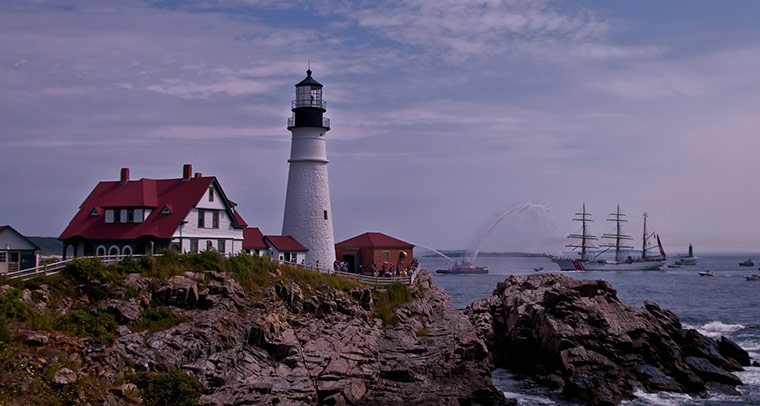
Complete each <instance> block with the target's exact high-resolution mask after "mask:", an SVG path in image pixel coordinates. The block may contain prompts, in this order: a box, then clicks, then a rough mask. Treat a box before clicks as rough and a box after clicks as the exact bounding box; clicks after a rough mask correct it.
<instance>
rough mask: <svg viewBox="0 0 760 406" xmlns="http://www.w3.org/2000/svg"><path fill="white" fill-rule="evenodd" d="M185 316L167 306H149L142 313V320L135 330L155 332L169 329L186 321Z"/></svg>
mask: <svg viewBox="0 0 760 406" xmlns="http://www.w3.org/2000/svg"><path fill="white" fill-rule="evenodd" d="M185 320H187V319H185V318H184V317H181V316H177V315H176V314H174V313H173V312H172V311H171V310H170V309H168V308H166V307H148V308H147V309H143V311H142V313H141V314H140V321H139V322H138V323H137V324H136V325H135V328H134V330H135V331H146V330H147V331H148V332H150V333H155V332H156V331H162V330H166V329H169V328H171V327H174V326H176V325H177V324H180V323H182V322H184V321H185Z"/></svg>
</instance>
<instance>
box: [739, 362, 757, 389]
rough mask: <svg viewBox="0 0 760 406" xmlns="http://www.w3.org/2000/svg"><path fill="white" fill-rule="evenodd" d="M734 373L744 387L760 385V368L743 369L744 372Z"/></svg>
mask: <svg viewBox="0 0 760 406" xmlns="http://www.w3.org/2000/svg"><path fill="white" fill-rule="evenodd" d="M735 373H736V375H737V376H738V377H739V379H741V380H742V382H744V384H745V385H753V386H754V385H760V367H745V368H744V371H740V372H735Z"/></svg>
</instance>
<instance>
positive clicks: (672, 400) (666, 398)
mask: <svg viewBox="0 0 760 406" xmlns="http://www.w3.org/2000/svg"><path fill="white" fill-rule="evenodd" d="M633 396H636V399H634V400H628V401H623V402H621V404H622V405H630V406H633V405H658V406H676V405H684V404H687V403H690V402H692V401H694V398H693V397H691V396H689V395H686V394H683V393H673V392H658V393H649V392H644V391H643V390H641V389H637V390H636V391H635V392H633Z"/></svg>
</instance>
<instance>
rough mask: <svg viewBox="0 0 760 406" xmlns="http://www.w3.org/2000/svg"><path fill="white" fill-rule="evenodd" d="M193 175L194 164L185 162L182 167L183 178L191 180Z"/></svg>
mask: <svg viewBox="0 0 760 406" xmlns="http://www.w3.org/2000/svg"><path fill="white" fill-rule="evenodd" d="M192 175H193V166H192V165H190V164H185V165H184V166H183V167H182V179H183V180H190V177H191V176H192Z"/></svg>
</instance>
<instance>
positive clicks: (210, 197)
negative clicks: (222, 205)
mask: <svg viewBox="0 0 760 406" xmlns="http://www.w3.org/2000/svg"><path fill="white" fill-rule="evenodd" d="M208 201H209V202H213V201H214V188H211V187H210V188H208Z"/></svg>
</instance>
